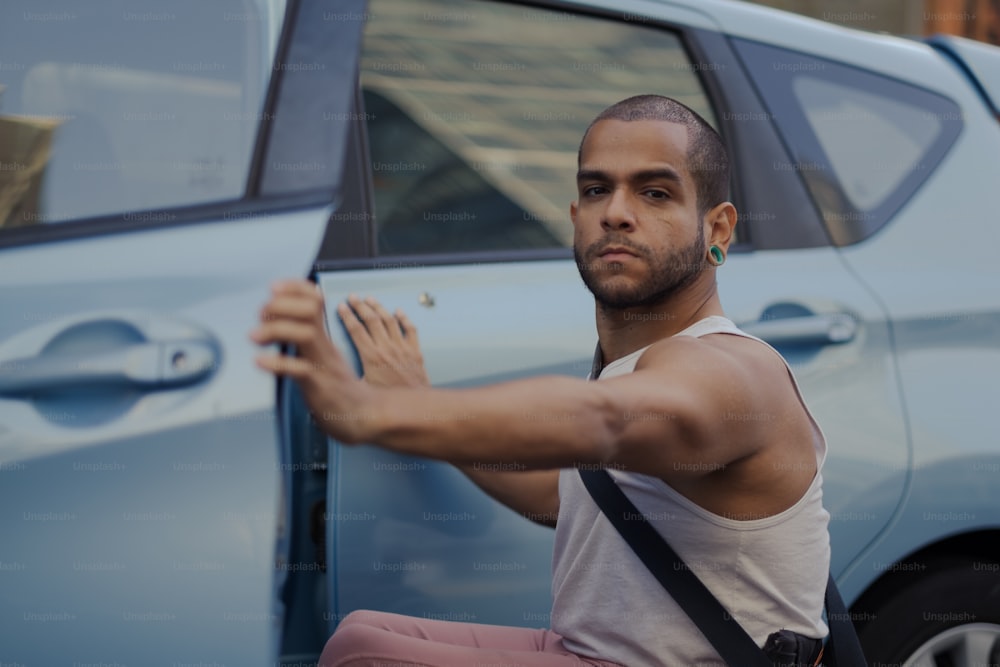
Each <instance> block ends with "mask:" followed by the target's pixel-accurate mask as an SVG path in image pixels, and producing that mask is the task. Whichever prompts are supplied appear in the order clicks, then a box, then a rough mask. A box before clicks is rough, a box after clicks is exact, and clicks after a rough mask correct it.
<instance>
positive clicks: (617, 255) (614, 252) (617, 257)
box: [598, 246, 636, 262]
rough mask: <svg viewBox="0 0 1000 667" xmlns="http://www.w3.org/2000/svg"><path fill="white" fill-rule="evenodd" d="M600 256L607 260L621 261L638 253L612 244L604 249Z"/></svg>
mask: <svg viewBox="0 0 1000 667" xmlns="http://www.w3.org/2000/svg"><path fill="white" fill-rule="evenodd" d="M598 257H600V258H601V259H603V260H604V261H605V262H621V261H624V260H626V259H629V258H630V257H636V254H635V253H634V252H632V251H631V250H629V249H628V248H623V247H621V246H612V247H610V248H605V249H604V250H602V251H601V253H600V254H599V255H598Z"/></svg>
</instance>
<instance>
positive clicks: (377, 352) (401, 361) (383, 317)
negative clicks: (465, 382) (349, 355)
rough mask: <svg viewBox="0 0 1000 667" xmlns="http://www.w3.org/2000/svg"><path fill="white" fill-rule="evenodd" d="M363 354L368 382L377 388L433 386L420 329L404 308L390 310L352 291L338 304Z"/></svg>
mask: <svg viewBox="0 0 1000 667" xmlns="http://www.w3.org/2000/svg"><path fill="white" fill-rule="evenodd" d="M337 314H338V315H340V319H341V320H342V321H343V322H344V327H345V328H346V329H347V333H348V334H350V336H351V340H352V341H353V342H354V346H355V347H356V348H357V350H358V356H359V357H361V366H362V369H363V371H364V374H365V375H364V379H365V381H366V382H368V383H369V384H371V385H372V386H375V387H426V386H429V385H430V380H428V379H427V371H426V370H425V369H424V359H423V356H422V355H421V353H420V340H419V339H418V338H417V328H416V327H415V326H413V323H412V322H410V320H409V318H408V317H406V315H405V314H404V313H403V311H401V310H397V311H396V313H395V315H393V314H391V313H389V311H387V310H386V309H385V308H383V307H382V304H380V303H379V302H378V301H376V300H375V299H373V298H372V297H368V298H367V299H364V300H362V299H359V298H358V297H356V296H354V295H353V294H352V295H351V296H349V297H348V298H347V303H342V304H340V305H339V306H337Z"/></svg>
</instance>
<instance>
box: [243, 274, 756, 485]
mask: <svg viewBox="0 0 1000 667" xmlns="http://www.w3.org/2000/svg"><path fill="white" fill-rule="evenodd" d="M297 285H298V286H297ZM275 291H276V298H275V299H273V300H272V302H271V303H269V304H268V305H267V306H266V307H265V312H264V313H263V317H262V319H263V323H262V325H261V326H260V328H259V329H257V330H256V331H255V332H254V334H253V338H254V340H256V341H257V342H258V343H271V342H286V343H292V344H295V345H296V346H297V347H298V349H299V354H300V356H299V357H288V356H284V355H276V356H272V355H263V356H261V357H258V364H259V365H260V366H261V367H262V368H264V369H266V370H269V371H271V372H274V373H277V374H282V375H287V376H289V377H292V378H294V379H295V380H296V381H298V382H299V384H300V386H301V387H302V389H303V394H304V395H305V397H306V400H307V402H308V403H309V405H310V408H311V409H312V412H313V415H314V417H315V418H316V420H317V422H318V423H319V424H320V425H321V427H323V428H324V429H325V430H326V431H327V432H328V433H330V434H331V435H332V436H333V437H335V438H337V439H339V440H340V441H341V442H344V443H347V444H350V443H361V442H368V443H374V444H378V445H381V446H384V447H387V448H389V449H392V450H395V451H398V452H401V453H405V454H411V455H416V456H423V457H427V458H433V459H440V460H444V461H450V462H452V463H454V464H457V465H471V464H473V463H476V464H481V465H486V466H490V465H495V464H508V465H517V466H521V467H523V469H524V470H546V469H555V468H563V467H572V466H577V465H581V464H589V465H593V464H604V465H609V464H613V465H616V466H618V467H620V468H622V469H626V470H631V471H634V472H641V473H645V474H649V475H654V476H657V477H661V478H664V479H666V478H669V477H674V478H676V477H677V476H678V475H683V476H687V475H688V474H690V475H691V476H703V475H705V474H707V473H710V472H714V471H716V470H720V469H724V468H725V467H726V466H727V465H729V464H730V463H732V462H734V461H737V460H739V459H742V458H745V457H748V456H751V455H752V454H754V453H756V451H757V449H758V448H759V447H760V443H761V442H763V440H764V439H763V438H761V437H760V431H761V426H760V425H761V424H764V423H766V422H765V421H764V420H752V419H743V418H728V417H727V415H736V416H737V417H739V416H740V415H748V414H754V413H757V412H766V411H767V410H768V409H769V408H768V406H770V405H772V403H769V402H768V401H767V395H768V392H767V391H759V389H760V388H759V387H757V388H756V389H758V391H755V385H754V377H753V375H752V373H751V371H750V370H748V369H747V368H746V367H744V366H743V365H742V364H741V363H740V362H739V360H738V359H736V358H734V356H733V355H731V354H727V353H726V352H724V351H721V350H720V349H719V348H718V346H715V345H712V344H709V343H705V342H702V341H699V340H696V339H692V338H686V337H678V338H672V339H666V340H664V341H661V342H659V343H657V344H655V345H653V346H652V347H651V348H650V349H649V350H648V351H647V352H646V353H645V354H644V355H643V357H642V359H640V362H639V364H638V365H637V367H636V370H635V371H634V372H633V373H630V374H628V375H624V376H621V377H617V378H613V379H611V380H606V381H601V382H587V381H585V380H580V379H573V378H566V377H558V376H549V377H539V378H532V379H526V380H518V381H514V382H507V383H503V384H496V385H491V386H488V387H481V388H475V389H462V390H445V389H433V388H396V387H372V386H371V385H369V384H366V383H364V382H361V381H360V380H359V379H358V377H357V375H356V374H355V373H354V371H353V370H352V369H351V368H350V366H349V365H348V364H347V363H346V361H345V360H344V359H343V357H342V356H341V354H340V353H339V351H338V350H337V349H336V348H335V347H334V346H333V344H332V343H331V342H330V340H329V338H328V337H327V336H326V334H325V329H324V328H323V318H322V312H323V309H322V297H321V295H319V293H318V292H317V291H316V290H315V288H313V287H312V286H311V285H307V287H301V283H296V284H291V285H289V284H285V285H283V286H279V287H278V288H276V290H275ZM760 396H763V397H764V398H759V399H758V398H755V397H760Z"/></svg>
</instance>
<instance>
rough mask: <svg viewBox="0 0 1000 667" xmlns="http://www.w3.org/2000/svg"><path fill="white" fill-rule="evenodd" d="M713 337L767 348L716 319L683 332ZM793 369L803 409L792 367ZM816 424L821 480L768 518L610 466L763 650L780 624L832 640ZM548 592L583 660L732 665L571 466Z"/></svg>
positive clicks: (629, 364)
mask: <svg viewBox="0 0 1000 667" xmlns="http://www.w3.org/2000/svg"><path fill="white" fill-rule="evenodd" d="M714 333H727V334H733V335H737V336H745V337H747V338H752V339H754V340H758V341H760V339H759V338H756V337H754V336H751V335H750V334H747V333H745V332H743V331H741V330H739V329H738V328H737V327H736V325H735V324H733V323H732V322H731V321H730V320H728V319H727V318H725V317H722V316H718V315H713V316H711V317H707V318H705V319H703V320H700V321H698V322H696V323H695V324H693V325H691V326H690V327H688V328H687V329H685V330H683V331H681V332H679V333H678V334H676V335H678V336H695V337H699V336H704V335H706V334H714ZM760 342H761V343H762V344H764V345H767V343H764V341H760ZM768 347H769V348H770V346H768ZM771 349H772V350H773V348H771ZM645 350H646V348H642V349H641V350H636V351H635V352H633V353H631V354H629V355H627V356H625V357H622V358H621V359H617V360H615V361H613V362H611V363H610V364H608V365H607V366H606V367H605V368H604V370H603V371H601V372H600V374H599V376H598V379H599V380H603V379H606V378H609V377H615V376H618V375H624V374H626V373H631V372H632V371H633V370H634V369H635V364H636V362H637V361H638V360H639V357H640V356H642V353H643V352H644V351H645ZM775 354H778V352H777V351H775ZM779 356H780V355H779ZM782 361H784V360H782ZM785 367H786V368H788V364H787V363H786V364H785ZM599 370H600V369H599V368H597V367H595V370H594V372H595V373H596V372H598V371H599ZM788 374H789V376H790V377H792V384H793V385H795V392H796V394H797V395H798V396H799V401H800V402H801V401H802V395H801V394H800V393H799V388H798V385H797V384H795V378H794V376H792V372H791V369H788ZM591 377H593V374H592V375H591ZM802 405H803V407H805V403H804V402H803V403H802ZM805 409H806V412H807V414H808V412H809V410H808V408H805ZM809 419H810V420H811V421H812V423H813V426H814V428H815V429H816V435H817V437H815V438H814V439H813V440H814V442H815V448H816V464H817V468H818V470H817V473H816V476H815V477H814V478H813V481H812V484H811V485H810V486H809V488H808V489H807V490H806V492H805V494H804V495H803V496H802V498H800V499H799V500H798V502H796V503H795V505H793V506H792V507H790V508H788V509H787V510H785V511H783V512H781V513H779V514H776V515H774V516H770V517H767V518H763V519H757V520H749V521H738V520H734V519H729V518H726V517H724V516H720V515H718V514H714V513H712V512H709V511H708V510H706V509H704V508H702V507H701V506H699V505H697V504H695V503H694V502H692V501H691V500H688V499H687V498H685V497H684V496H682V495H681V494H680V493H678V492H677V491H675V490H674V489H673V488H671V487H670V486H669V485H668V484H667V483H666V482H664V481H663V480H661V479H659V478H656V477H652V476H649V475H642V474H638V473H628V472H621V471H618V470H609V472H610V473H611V475H612V476H613V477H614V478H615V481H616V482H617V483H618V485H619V486H621V487H622V489H623V490H624V492H625V494H626V495H627V496H628V497H629V499H630V500H631V501H632V502H633V503H634V504H635V506H636V508H637V509H638V510H639V511H640V512H641V513H642V514H643V515H644V516H645V518H646V520H647V521H649V522H650V523H651V524H652V525H653V526H654V527H655V528H656V530H657V531H658V532H659V533H660V534H661V535H663V537H664V538H665V539H667V540H668V541H669V542H670V545H671V546H672V547H673V548H674V550H675V551H676V552H677V554H678V555H679V556H680V557H681V559H683V560H684V562H685V563H686V564H687V566H688V567H690V568H691V570H692V571H693V572H694V573H695V574H696V575H697V576H698V578H699V579H701V581H702V582H703V583H704V584H705V586H706V587H707V588H708V589H709V590H710V591H711V592H712V594H713V595H715V597H716V598H718V600H719V602H721V603H722V606H723V607H725V608H726V610H727V611H728V612H729V613H730V614H731V615H732V617H733V618H735V619H736V620H737V621H738V622H739V623H740V625H742V626H743V628H744V629H745V630H746V631H747V633H748V634H749V635H750V636H751V637H752V638H753V639H754V640H755V641H756V642H757V644H758V645H760V646H763V644H764V641H765V640H766V639H767V636H768V635H769V634H771V633H772V632H776V631H777V630H780V629H782V628H787V629H789V630H793V631H795V632H798V633H801V634H803V635H806V636H808V637H817V638H820V637H825V636H826V634H827V626H826V624H825V623H824V622H823V620H822V613H823V595H824V592H825V590H826V580H827V576H828V574H829V571H830V540H829V533H828V532H827V524H828V522H829V518H830V515H829V513H827V511H826V510H825V509H823V504H822V500H823V490H822V485H823V480H822V477H821V475H820V471H819V469H820V468H821V467H822V465H823V461H824V459H825V458H826V440H825V439H824V437H823V434H822V431H820V429H819V426H818V425H817V424H816V422H815V420H813V418H812V415H811V414H809ZM552 594H553V605H552V629H553V630H554V631H555V632H557V633H559V634H560V635H562V636H563V640H564V642H565V645H566V647H567V648H568V649H569V650H571V651H573V652H575V653H578V654H580V655H584V656H589V657H594V658H600V659H603V660H611V661H614V662H618V663H621V664H622V665H627V666H628V667H653V666H654V665H667V666H669V667H680V666H685V667H686V666H688V665H699V666H708V665H722V666H723V667H724V665H725V663H724V662H722V659H721V658H720V657H719V655H718V653H716V651H715V649H713V648H712V646H711V644H709V643H708V640H706V639H705V638H704V636H703V635H702V634H701V632H700V631H699V630H698V628H697V627H696V626H695V625H694V623H693V622H692V621H691V620H690V619H689V618H688V616H687V614H685V613H684V611H683V610H682V609H681V608H680V607H679V606H678V605H677V603H676V602H674V600H673V599H672V598H671V597H670V595H669V594H668V593H667V592H666V591H665V590H664V589H663V587H662V586H661V585H660V583H659V582H658V581H657V580H656V578H655V577H654V576H653V575H652V574H650V572H649V570H647V569H646V567H645V565H643V564H642V561H640V560H639V558H638V557H637V556H636V555H635V554H634V553H633V552H632V549H631V548H629V546H628V544H626V543H625V541H624V540H623V539H622V537H621V536H620V535H619V534H618V532H617V531H616V530H615V528H614V527H613V526H612V525H611V523H610V522H609V521H608V520H607V518H605V517H604V515H603V514H601V511H600V510H599V509H598V507H597V505H596V504H595V503H594V501H593V500H592V499H591V497H590V494H589V493H587V489H586V487H584V485H583V482H582V481H581V479H580V476H579V474H578V473H577V471H576V470H575V469H569V470H563V471H561V472H560V474H559V520H558V522H557V524H556V535H555V550H554V553H553V577H552Z"/></svg>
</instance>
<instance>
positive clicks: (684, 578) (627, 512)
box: [579, 470, 868, 667]
mask: <svg viewBox="0 0 1000 667" xmlns="http://www.w3.org/2000/svg"><path fill="white" fill-rule="evenodd" d="M579 473H580V477H582V478H583V483H584V486H586V487H587V491H588V492H589V493H590V495H591V497H592V498H593V499H594V502H596V503H597V506H598V507H599V508H600V509H601V512H603V513H604V515H605V516H606V517H607V518H608V520H610V521H611V524H612V525H613V526H614V527H615V529H616V530H617V531H618V532H619V534H621V536H622V537H623V538H624V539H625V541H626V542H627V543H628V545H629V546H630V547H631V548H632V551H634V552H635V554H636V555H637V556H638V557H639V559H640V560H641V561H642V562H643V563H644V564H645V565H646V567H647V568H648V569H649V571H650V572H652V573H653V576H655V577H656V579H657V580H658V581H659V582H660V584H661V585H662V586H663V587H664V588H665V589H666V590H667V592H668V593H669V594H670V596H671V597H672V598H673V599H674V600H675V601H676V602H677V604H678V605H680V607H681V608H682V609H683V610H684V611H685V612H686V613H687V615H688V616H689V617H690V618H691V620H692V621H694V623H695V625H697V626H698V629H699V630H701V632H702V634H703V635H705V638H706V639H708V641H709V643H711V644H712V646H713V647H714V648H715V650H716V651H718V653H719V655H720V656H722V659H723V660H725V661H726V664H728V665H730V667H775V666H776V665H782V666H784V665H798V664H800V663H799V660H802V659H810V660H815V659H816V658H815V657H813V655H812V654H811V647H809V646H803V645H802V640H809V638H807V637H802V635H797V634H795V633H793V632H789V631H787V630H785V631H779V632H776V633H774V634H772V635H771V636H770V637H768V640H767V644H765V645H764V648H763V649H762V648H761V647H760V646H757V643H756V642H754V640H753V639H752V638H751V637H750V635H748V634H747V633H746V630H744V629H743V627H742V626H741V625H740V624H739V623H738V622H737V621H736V620H735V619H734V618H733V617H732V616H731V615H730V614H729V613H727V612H726V610H725V608H724V607H723V606H722V604H721V603H720V602H719V601H718V600H717V599H716V598H715V596H714V595H712V593H711V591H709V590H708V589H707V588H705V585H704V584H703V583H701V580H700V579H698V577H697V576H696V575H695V574H694V572H692V571H691V569H690V568H689V567H687V566H686V565H685V564H684V561H682V560H681V559H680V557H679V556H678V555H677V553H676V552H675V551H674V550H673V548H672V547H671V546H670V545H669V544H668V543H667V541H666V540H664V539H663V537H662V536H661V535H660V534H659V533H658V532H656V530H655V529H654V528H653V527H652V526H651V525H650V524H649V523H648V522H647V521H646V520H645V519H644V518H642V514H641V513H640V512H639V510H638V509H636V507H635V505H633V504H632V501H631V500H629V499H628V496H626V495H625V493H624V492H623V491H622V490H621V488H620V487H619V486H618V485H617V484H616V483H615V480H614V479H613V478H612V477H611V475H609V474H608V472H607V471H606V470H580V471H579ZM635 517H640V519H639V520H636V519H635ZM826 613H827V625H828V626H829V628H830V636H829V637H828V639H827V642H826V646H825V648H824V649H822V650H821V652H820V655H821V656H822V660H823V665H824V666H825V667H868V663H867V662H866V660H865V656H864V654H863V653H862V651H861V644H860V642H859V641H858V635H857V633H856V632H855V631H854V625H853V624H852V623H851V620H850V618H851V617H850V616H849V615H848V613H847V610H846V609H845V607H844V601H843V600H842V599H841V597H840V592H839V591H838V590H837V584H836V583H835V582H834V580H833V575H830V576H829V578H828V579H827V584H826ZM809 641H818V640H809ZM765 650H767V651H768V652H769V653H770V655H771V656H773V658H774V660H772V657H769V655H768V653H765ZM802 651H806V652H808V654H807V655H804V654H803V653H802Z"/></svg>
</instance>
